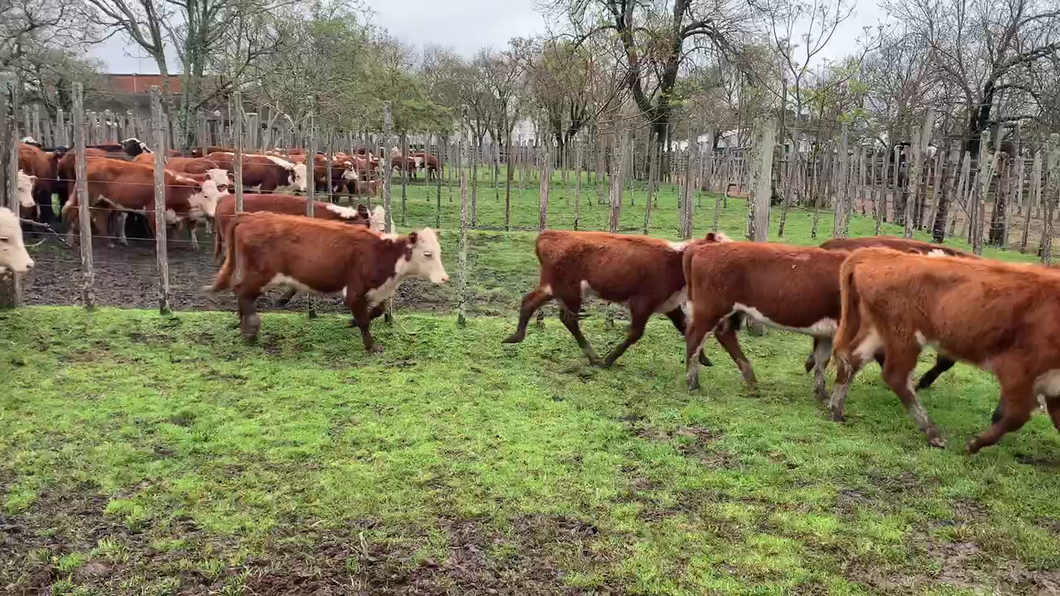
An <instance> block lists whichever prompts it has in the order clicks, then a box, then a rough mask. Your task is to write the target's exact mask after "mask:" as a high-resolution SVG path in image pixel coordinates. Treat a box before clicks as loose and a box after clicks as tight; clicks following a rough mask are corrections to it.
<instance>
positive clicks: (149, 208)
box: [63, 158, 220, 244]
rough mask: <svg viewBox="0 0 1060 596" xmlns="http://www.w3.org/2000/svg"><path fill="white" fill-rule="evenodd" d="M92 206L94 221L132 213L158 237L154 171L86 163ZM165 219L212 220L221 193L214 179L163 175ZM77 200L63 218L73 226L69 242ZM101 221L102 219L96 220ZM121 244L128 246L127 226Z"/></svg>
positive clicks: (103, 161)
mask: <svg viewBox="0 0 1060 596" xmlns="http://www.w3.org/2000/svg"><path fill="white" fill-rule="evenodd" d="M85 172H86V175H87V183H88V201H89V206H90V207H91V208H93V210H94V214H93V219H96V221H97V222H99V221H106V216H107V215H108V214H107V210H113V211H133V212H137V213H141V214H143V215H145V216H146V217H147V222H148V226H150V228H151V233H152V234H155V233H157V232H158V230H156V229H155V218H154V210H155V192H154V177H155V173H154V168H152V167H149V166H145V165H141V164H137V163H132V162H126V161H119V160H114V159H106V158H101V159H91V160H88V163H87V164H86V170H85ZM164 185H165V187H164V188H165V194H166V196H165V202H166V220H167V221H168V222H169V223H178V221H179V220H180V219H193V220H201V219H203V218H205V217H213V214H214V210H215V208H216V206H217V201H218V200H219V199H220V193H218V191H217V187H216V185H215V184H214V183H213V181H212V180H207V181H205V182H203V183H201V184H200V183H199V182H196V181H194V180H192V179H190V178H187V177H184V176H181V175H179V174H174V173H173V172H170V171H168V170H167V171H165V173H164ZM77 202H78V200H77V197H76V196H74V197H71V199H70V200H69V201H68V202H67V203H66V205H65V206H64V207H63V218H64V219H65V220H67V222H69V223H70V232H69V235H70V241H71V242H73V230H74V229H75V227H76V226H75V224H76V222H77V219H78V213H77ZM97 217H98V218H101V219H97ZM104 227H105V226H104ZM119 239H120V241H121V242H122V244H128V240H127V239H126V238H125V230H124V226H123V227H122V229H120V230H119Z"/></svg>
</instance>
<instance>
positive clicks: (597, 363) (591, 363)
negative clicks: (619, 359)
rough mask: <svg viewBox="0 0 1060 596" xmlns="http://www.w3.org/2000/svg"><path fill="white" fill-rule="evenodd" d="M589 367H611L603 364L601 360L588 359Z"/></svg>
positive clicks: (605, 363)
mask: <svg viewBox="0 0 1060 596" xmlns="http://www.w3.org/2000/svg"><path fill="white" fill-rule="evenodd" d="M589 366H597V367H600V368H607V367H609V366H611V365H610V364H607V362H605V361H603V360H600V359H599V358H590V359H589Z"/></svg>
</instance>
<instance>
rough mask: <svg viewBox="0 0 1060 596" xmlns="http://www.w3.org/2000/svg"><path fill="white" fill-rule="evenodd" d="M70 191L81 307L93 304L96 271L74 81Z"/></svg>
mask: <svg viewBox="0 0 1060 596" xmlns="http://www.w3.org/2000/svg"><path fill="white" fill-rule="evenodd" d="M73 109H74V114H73V116H74V175H75V176H76V177H77V180H76V181H75V182H74V192H76V193H77V227H78V230H79V232H80V236H81V237H80V240H81V245H80V248H81V302H82V304H84V305H85V308H88V309H92V308H94V307H95V305H96V299H95V283H96V272H95V269H94V268H93V263H92V215H91V213H90V212H89V209H88V180H87V179H86V177H87V174H86V172H85V170H86V169H87V167H86V166H87V164H86V162H85V128H84V126H83V124H84V122H83V120H84V117H85V105H84V86H83V85H82V84H81V83H74V106H73Z"/></svg>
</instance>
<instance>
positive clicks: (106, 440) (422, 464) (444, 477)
mask: <svg viewBox="0 0 1060 596" xmlns="http://www.w3.org/2000/svg"><path fill="white" fill-rule="evenodd" d="M413 190H414V192H413V196H411V197H410V199H409V202H408V208H409V217H408V223H409V224H410V225H421V224H430V225H433V223H434V221H433V220H434V202H433V197H432V199H431V200H430V202H429V203H428V199H427V198H426V197H424V196H423V195H422V194H418V193H422V189H416V188H414V189H413ZM446 192H447V191H446V190H445V189H443V193H446ZM535 192H536V191H535ZM489 193H490V194H489V196H488V197H486V198H483V199H482V201H481V202H480V204H479V218H480V222H479V223H480V225H494V224H495V222H497V221H498V217H499V218H500V221H503V199H502V203H501V205H500V206H498V204H497V201H496V200H495V199H494V198H493V196H492V190H490V191H489ZM530 194H531V193H530V192H527V193H526V197H525V198H524V199H523V200H522V201H519V202H518V204H517V205H516V206H515V208H514V209H513V214H517V217H514V216H513V223H515V222H518V223H517V224H516V225H520V226H532V225H534V224H536V220H537V205H536V195H535V196H534V197H531V196H530ZM635 200H636V201H637V204H638V206H639V207H638V206H635V207H633V208H630V209H626V210H625V213H624V216H623V225H624V226H625V225H628V226H629V227H633V226H637V225H639V224H640V223H641V222H642V221H643V211H642V209H643V197H642V195H638V196H637V198H636V199H635ZM395 203H396V204H397V205H400V199H397V200H396V201H395ZM454 204H455V202H454ZM708 204H709V208H708V207H707V205H708ZM661 205H662V207H661V208H660V210H659V211H658V212H657V213H654V214H653V219H654V220H656V221H658V222H659V225H658V227H657V228H653V229H655V230H657V232H658V233H659V234H660V235H663V236H667V237H674V235H675V231H676V207H675V206H674V201H673V195H672V192H669V193H667V194H664V196H663V197H662V200H661ZM553 207H554V208H553V210H552V213H553V214H554V216H555V217H556V219H554V220H553V219H550V222H554V223H552V225H555V226H557V227H560V222H562V221H565V220H564V219H563V218H568V217H570V218H571V219H572V214H573V208H572V206H571V207H567V206H564V205H563V200H562V197H561V196H560V197H559V198H555V199H554V203H553ZM443 208H444V211H443V214H442V215H443V217H442V224H443V225H442V228H443V230H444V231H445V232H444V235H443V239H444V248H443V252H444V253H445V254H444V258H445V261H446V265H447V267H448V269H449V273H450V275H452V276H453V277H454V279H455V275H456V252H455V247H456V234H455V233H454V232H453V231H452V226H453V223H454V221H455V220H454V213H455V209H454V208H453V207H452V206H450V205H449V204H448V197H447V196H446V195H445V194H443ZM712 208H713V198H712V197H704V207H703V209H702V210H701V211H700V212H699V213H697V221H698V222H699V225H697V231H696V233H697V235H700V234H701V233H703V232H705V231H706V230H707V229H708V228H709V224H710V216H709V215H708V212H709V211H710V210H711V209H712ZM591 209H592V210H593V211H592V213H593V214H594V217H597V215H598V219H594V220H591V221H592V222H593V223H592V225H589V224H586V225H585V226H584V227H590V228H595V229H599V228H600V227H602V225H601V224H602V222H603V221H604V219H603V218H604V217H605V216H604V215H603V214H604V213H605V209H604V207H602V206H598V205H593V206H592V207H591ZM745 209H746V205H745V203H743V202H742V201H738V200H730V203H729V207H728V209H726V210H725V211H724V213H723V217H722V225H721V227H722V229H723V230H726V231H728V232H730V233H731V234H733V235H739V232H740V230H741V229H742V224H743V217H744V214H745ZM584 210H585V209H584V208H583V211H584ZM583 216H584V213H583ZM811 218H812V214H810V213H807V212H803V211H795V212H792V213H791V214H790V216H789V222H788V234H786V236H789V237H790V241H793V242H797V243H800V244H811V243H813V240H812V239H810V237H809V230H810V225H811ZM821 220H822V221H821V229H820V232H819V233H820V237H821V239H823V238H825V237H828V236H830V235H831V225H830V222H831V214H830V213H822V217H821ZM586 221H588V220H586V219H584V217H583V222H586ZM775 223H776V222H774V226H775ZM872 229H873V223H872V222H870V221H865V220H861V219H855V220H854V222H853V225H852V232H853V234H854V235H866V234H870V233H871V232H872ZM888 231H893V230H890V229H889V230H888ZM773 232H774V236H775V227H774V230H773ZM533 237H534V235H533V234H532V233H528V232H521V233H515V232H513V233H509V234H502V233H495V232H475V233H473V234H472V236H471V243H472V246H471V252H470V271H469V273H470V279H471V289H472V293H473V298H474V300H475V309H474V312H476V313H477V316H474V317H473V318H472V319H471V320H470V323H469V325H468V326H467V327H465V328H459V327H457V326H456V324H455V317H454V316H453V313H452V312H451V308H452V305H453V304H455V302H454V301H452V299H453V297H454V296H455V293H454V292H455V288H453V287H447V288H444V289H441V290H438V289H431V290H430V291H431V292H433V293H432V294H430V299H429V300H427V301H425V302H424V304H426V305H428V306H430V308H431V310H433V311H434V312H418V313H417V312H411V311H408V310H403V311H399V313H398V316H397V318H396V320H395V322H394V324H393V325H390V326H388V325H385V324H382V323H380V324H378V325H376V327H375V328H374V331H375V335H376V338H377V340H378V341H380V342H381V343H383V344H384V345H385V346H386V348H387V350H386V352H385V354H383V355H380V356H372V357H366V356H365V354H364V353H363V350H362V348H361V345H360V339H359V338H358V336H357V334H356V331H355V330H351V329H349V328H347V327H346V321H347V319H348V317H346V316H337V315H329V316H322V317H320V318H317V319H308V318H307V317H305V316H304V315H302V314H280V313H276V314H266V315H265V316H264V326H263V329H262V337H261V341H260V342H259V344H258V345H256V346H247V345H245V344H244V343H243V342H242V341H241V340H240V339H239V335H238V333H237V332H236V330H235V329H234V328H233V325H234V322H235V317H234V315H233V314H232V313H179V314H178V315H176V316H174V317H160V316H158V315H157V314H156V313H153V312H146V311H131V310H115V309H102V310H99V311H96V312H93V313H86V312H84V311H82V310H80V309H74V308H29V309H22V310H19V311H16V312H0V354H2V355H3V356H2V357H0V379H3V389H0V593H4V594H20V593H26V594H37V593H41V592H44V593H47V592H48V591H51V592H52V593H62V594H208V593H215V594H247V595H256V594H277V595H279V594H321V595H323V594H373V595H374V594H558V593H584V594H689V595H691V594H703V593H746V594H771V593H774V594H779V593H830V594H867V593H937V594H965V593H967V594H974V593H1006V594H1007V593H1012V594H1017V593H1018V594H1025V593H1051V592H1055V591H1056V590H1060V474H1058V472H1060V456H1058V454H1060V437H1058V435H1057V433H1056V430H1055V429H1054V428H1053V427H1052V425H1051V424H1050V423H1049V422H1048V420H1047V418H1046V417H1045V416H1042V415H1036V416H1035V417H1034V418H1033V419H1032V420H1031V422H1030V423H1029V424H1028V425H1027V426H1026V427H1025V428H1024V429H1023V430H1022V431H1020V432H1019V433H1016V434H1013V435H1009V436H1007V437H1006V438H1005V439H1004V440H1003V442H1002V444H1001V445H999V446H998V447H995V448H989V449H987V450H985V451H984V452H982V453H980V454H979V455H978V456H976V457H967V456H965V455H963V453H962V451H961V445H963V442H964V439H965V438H967V437H968V436H970V435H972V434H974V433H977V432H979V431H980V430H982V429H983V428H984V427H985V426H986V425H987V424H988V421H989V415H990V412H991V410H992V409H993V407H994V405H995V404H996V403H997V387H996V383H995V382H994V380H993V379H992V377H990V376H988V375H986V374H983V373H980V372H978V371H975V370H973V369H971V368H970V367H967V366H958V367H956V368H955V369H954V370H953V371H951V372H950V373H948V374H946V375H944V376H943V377H942V378H941V379H940V380H939V381H938V382H937V383H936V385H935V387H934V388H933V389H931V390H930V391H928V392H927V393H926V395H925V405H926V406H927V407H928V409H929V410H930V412H931V414H932V416H933V417H934V418H935V420H936V422H937V423H938V424H939V426H940V428H941V429H942V431H943V433H944V434H945V436H946V437H947V438H948V439H949V440H950V444H951V446H950V447H949V448H947V449H944V450H939V449H933V448H929V447H928V446H927V445H926V442H925V441H924V439H923V437H922V435H921V434H920V433H919V432H918V431H917V430H916V427H915V425H914V424H913V422H912V421H911V420H910V419H909V417H908V416H907V415H906V414H905V412H904V411H903V410H902V408H901V406H900V405H899V403H898V400H897V398H896V397H895V396H894V395H893V393H892V392H891V391H890V390H889V389H888V388H887V387H886V386H884V385H883V383H882V382H881V381H880V380H879V379H878V375H877V373H876V370H878V369H876V368H875V366H872V367H870V368H869V370H868V371H866V374H864V375H862V376H861V377H860V378H859V380H858V381H857V382H856V383H855V385H854V387H853V388H852V390H851V397H850V400H849V402H848V408H847V418H848V422H846V423H845V424H834V423H832V422H830V421H828V420H827V419H826V416H825V413H824V410H823V408H822V407H821V406H820V405H819V404H818V403H817V402H816V401H815V400H814V399H813V397H812V395H811V390H810V381H811V379H810V378H809V376H808V375H806V374H805V373H803V372H802V360H803V358H804V357H805V355H806V354H807V353H808V350H809V343H810V342H809V340H808V339H807V338H805V337H801V336H797V335H793V334H789V333H784V332H778V331H770V332H769V333H768V334H767V336H765V337H760V338H759V337H749V336H744V337H742V338H741V341H742V342H743V344H744V347H745V351H746V352H747V354H748V356H749V357H750V358H751V359H752V361H753V362H754V363H755V364H756V368H757V371H758V374H759V378H760V385H759V387H758V389H757V391H755V392H750V391H748V390H747V389H746V388H745V387H744V386H743V385H742V383H741V381H740V377H739V373H738V372H737V370H736V368H735V366H734V365H733V364H732V363H731V362H730V361H729V358H728V356H727V355H726V354H725V353H724V352H723V351H722V350H720V348H719V347H718V346H717V345H716V343H714V342H708V344H707V346H708V355H710V357H711V358H712V359H713V360H714V362H715V366H714V367H713V368H709V369H704V370H703V371H702V373H701V376H702V382H703V385H704V388H703V390H702V391H701V393H699V394H694V395H690V394H688V393H687V392H686V391H685V390H684V383H683V375H682V373H683V364H682V357H683V342H682V341H681V340H680V338H679V336H678V335H677V334H676V333H675V332H674V331H673V328H672V327H671V326H670V324H669V322H668V321H665V320H663V319H659V320H655V321H653V322H652V323H651V324H650V325H649V326H648V331H647V334H646V336H645V338H644V339H643V340H642V341H641V342H640V343H639V344H638V345H636V346H634V347H633V348H632V349H631V350H630V351H629V352H628V353H627V354H626V355H625V356H624V357H623V359H622V360H620V361H619V363H618V364H617V365H616V366H615V367H614V368H613V369H611V370H599V369H595V368H591V367H588V366H587V365H586V363H585V362H584V358H583V357H582V355H581V351H580V350H579V349H578V347H577V346H576V345H575V343H574V342H573V340H572V339H571V338H570V336H569V334H568V333H567V332H566V330H564V329H563V328H562V326H561V325H559V324H558V322H556V321H555V320H554V319H550V320H548V321H547V322H546V324H545V327H544V328H537V327H532V328H531V330H530V333H529V335H528V337H527V340H526V341H525V342H524V343H523V344H520V345H518V346H502V345H501V344H500V343H499V340H500V339H501V338H502V337H504V336H505V335H507V334H508V333H509V332H510V331H511V330H512V328H513V327H514V324H515V321H514V311H513V310H512V309H513V306H514V303H515V302H516V301H517V300H518V298H519V296H520V295H521V294H522V293H523V292H525V291H527V290H528V289H529V288H530V287H531V286H532V285H533V283H534V281H535V278H536V262H535V259H534V257H533V250H532V248H533ZM1004 256H1005V257H1006V258H1016V257H1015V256H1014V255H1012V254H1010V253H1004ZM454 285H455V284H454ZM411 290H412V292H413V293H415V292H426V291H427V288H424V287H423V286H420V285H414V286H412V288H411ZM599 312H600V309H599V307H596V308H595V309H594V310H593V316H591V317H590V319H589V320H588V321H586V324H585V327H586V333H587V335H588V337H589V338H590V339H591V340H593V341H594V342H595V343H596V345H597V348H598V349H604V348H605V346H608V345H613V344H615V343H617V342H618V341H620V340H621V338H622V337H623V335H624V330H623V329H622V328H621V325H619V326H616V327H615V328H611V329H609V328H605V326H604V324H603V317H601V316H599ZM494 315H500V316H494ZM927 362H928V358H927V356H925V359H924V362H923V365H924V366H923V367H922V368H926V366H927Z"/></svg>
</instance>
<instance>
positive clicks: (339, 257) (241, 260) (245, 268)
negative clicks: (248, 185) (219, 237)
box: [212, 212, 449, 352]
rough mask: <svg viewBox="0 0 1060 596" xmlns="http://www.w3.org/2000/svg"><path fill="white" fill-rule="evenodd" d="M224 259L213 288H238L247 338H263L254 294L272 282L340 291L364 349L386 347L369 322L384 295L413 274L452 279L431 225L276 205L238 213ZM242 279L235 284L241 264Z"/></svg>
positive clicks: (380, 309) (437, 280) (436, 280)
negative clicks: (383, 223) (391, 224)
mask: <svg viewBox="0 0 1060 596" xmlns="http://www.w3.org/2000/svg"><path fill="white" fill-rule="evenodd" d="M225 243H226V254H225V261H224V265H222V267H221V270H220V271H219V272H218V273H217V278H216V280H215V281H214V284H213V288H212V289H213V291H215V292H216V291H219V290H222V289H225V288H233V291H234V292H235V294H236V297H237V299H238V304H239V306H238V308H239V320H240V327H241V328H242V331H243V336H244V337H245V338H247V340H248V341H254V340H255V339H256V338H257V335H258V330H259V329H260V328H261V317H260V316H259V315H258V314H257V310H256V306H255V301H256V300H257V298H258V296H260V295H261V293H262V291H263V290H264V289H265V288H268V287H270V286H273V285H288V286H295V287H297V288H299V289H300V290H303V291H312V292H319V293H324V294H334V293H338V292H342V295H343V298H344V299H345V302H346V306H347V307H349V309H350V312H351V313H352V314H353V317H354V319H355V320H356V321H357V326H358V327H359V328H360V330H361V338H362V339H363V341H364V349H365V351H367V352H381V351H383V347H382V346H380V345H378V344H376V343H374V342H373V341H372V335H371V332H370V331H369V325H370V324H371V321H372V319H373V318H375V317H378V316H379V315H381V314H382V313H383V308H384V305H385V303H386V300H387V299H389V298H390V297H391V296H392V295H394V293H395V292H396V291H397V288H398V286H399V285H400V284H401V281H402V280H404V279H405V278H407V277H414V278H420V279H427V280H430V281H431V282H433V283H436V284H440V283H445V282H447V281H449V276H448V275H447V274H446V272H445V267H444V266H443V265H442V249H441V246H440V245H439V244H438V236H437V235H436V234H435V232H434V231H433V230H431V229H430V228H425V229H423V230H420V231H419V232H410V233H409V235H408V236H390V235H383V234H378V233H376V232H373V231H371V230H366V229H363V228H361V227H359V226H348V225H345V224H341V223H337V222H332V221H321V220H316V219H310V218H307V217H295V216H291V215H281V214H277V213H267V212H261V213H239V214H237V215H236V216H235V219H234V221H233V222H232V225H230V226H229V228H228V231H227V237H226V239H225ZM237 264H238V266H239V269H240V270H241V271H242V279H241V280H240V281H239V282H238V283H236V284H235V285H234V286H233V285H232V273H233V271H234V270H235V268H236V266H237Z"/></svg>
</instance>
